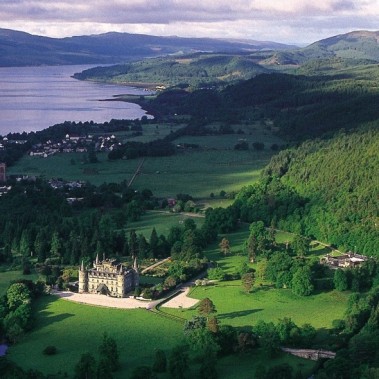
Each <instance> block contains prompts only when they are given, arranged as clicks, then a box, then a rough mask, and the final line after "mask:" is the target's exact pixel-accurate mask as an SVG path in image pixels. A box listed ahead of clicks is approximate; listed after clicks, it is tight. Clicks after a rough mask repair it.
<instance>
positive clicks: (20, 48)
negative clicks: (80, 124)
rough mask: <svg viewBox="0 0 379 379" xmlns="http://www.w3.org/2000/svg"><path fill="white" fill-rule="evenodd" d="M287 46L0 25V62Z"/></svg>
mask: <svg viewBox="0 0 379 379" xmlns="http://www.w3.org/2000/svg"><path fill="white" fill-rule="evenodd" d="M289 48H293V46H289V45H284V44H279V43H275V42H261V41H249V40H223V39H211V38H181V37H175V36H173V37H159V36H150V35H144V34H129V33H115V32H111V33H105V34H99V35H89V36H77V37H69V38H49V37H41V36H36V35H32V34H28V33H24V32H19V31H14V30H9V29H0V66H36V65H60V64H97V63H99V64H100V63H101V64H104V63H120V62H123V61H130V60H137V59H142V58H146V57H153V56H160V55H167V54H179V53H191V52H197V51H207V52H228V53H237V52H245V53H246V52H251V51H264V50H283V49H289Z"/></svg>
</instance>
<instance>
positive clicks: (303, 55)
mask: <svg viewBox="0 0 379 379" xmlns="http://www.w3.org/2000/svg"><path fill="white" fill-rule="evenodd" d="M336 60H337V61H338V62H344V65H345V66H356V65H357V64H362V63H363V64H367V63H375V62H378V61H379V32H369V31H364V30H362V31H353V32H350V33H346V34H340V35H337V36H333V37H329V38H326V39H322V40H320V41H317V42H314V43H312V44H311V45H309V46H306V47H304V48H300V49H296V50H292V51H277V52H275V53H274V54H273V55H272V56H270V57H269V58H267V59H265V60H263V61H262V62H261V63H262V64H263V65H267V66H297V67H299V66H300V67H301V66H304V65H308V64H309V63H310V62H318V65H317V64H316V65H314V66H313V72H315V71H330V69H331V67H330V65H328V66H327V67H323V65H322V64H321V65H320V61H321V62H325V61H326V62H329V61H331V62H333V61H336ZM316 68H317V69H318V70H316ZM321 68H323V69H321Z"/></svg>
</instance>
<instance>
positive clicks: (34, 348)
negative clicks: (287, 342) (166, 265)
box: [8, 296, 314, 379]
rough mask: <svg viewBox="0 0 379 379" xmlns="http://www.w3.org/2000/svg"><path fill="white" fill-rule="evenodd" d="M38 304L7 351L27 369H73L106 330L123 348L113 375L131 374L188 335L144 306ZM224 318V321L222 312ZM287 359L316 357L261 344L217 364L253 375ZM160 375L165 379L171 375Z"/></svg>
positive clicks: (227, 375) (223, 375)
mask: <svg viewBox="0 0 379 379" xmlns="http://www.w3.org/2000/svg"><path fill="white" fill-rule="evenodd" d="M36 310H37V317H36V325H35V327H34V329H33V331H32V332H30V333H28V334H27V335H26V336H25V337H24V338H23V340H22V341H21V342H19V343H18V344H16V345H14V346H12V347H11V348H10V349H9V351H8V352H9V354H8V357H9V359H11V360H13V361H15V362H17V363H18V364H20V365H21V366H22V367H23V368H25V369H29V368H31V369H38V370H41V371H42V372H44V373H54V372H58V371H61V372H67V373H68V374H69V375H71V374H72V372H73V369H74V366H75V363H76V362H77V361H78V359H79V357H80V355H81V354H82V353H84V352H91V353H92V354H93V355H94V356H95V357H97V354H98V352H97V348H98V345H99V344H100V342H101V339H102V335H103V333H104V332H107V333H108V335H109V336H111V337H113V338H114V339H115V340H116V341H117V345H118V349H119V353H120V362H121V369H120V371H119V372H117V373H116V374H115V375H114V377H115V378H116V379H117V378H120V379H121V378H128V377H129V376H130V374H131V371H132V370H133V368H135V367H136V366H140V365H151V364H152V360H153V357H154V351H155V349H157V348H160V349H163V350H164V351H166V354H169V351H170V349H171V348H172V347H173V346H174V345H176V344H177V343H179V342H180V340H181V339H182V335H183V334H182V329H183V326H182V324H181V323H178V322H176V321H172V320H169V319H166V318H163V317H159V316H157V315H156V314H153V313H151V312H148V311H146V310H145V309H136V310H117V309H107V308H101V307H92V306H87V305H81V304H77V303H73V302H69V301H65V300H62V299H58V298H56V297H54V296H46V297H43V298H41V299H39V300H38V301H37V303H36ZM221 321H222V322H224V320H223V319H222V317H221ZM225 323H226V322H225ZM228 323H229V322H228ZM47 345H54V346H56V347H57V349H58V353H57V355H54V356H46V355H44V354H42V350H43V349H44V348H45V347H46V346H47ZM237 362H238V365H237V366H238V367H237V366H236V363H237ZM284 362H287V363H289V364H291V365H292V366H293V367H294V369H295V370H297V369H301V370H302V371H303V372H307V373H309V371H310V369H311V368H312V367H313V365H314V363H313V362H311V361H306V360H303V359H300V358H296V357H292V356H289V355H286V354H280V355H279V357H278V358H276V359H273V360H271V359H270V360H268V359H267V357H266V356H264V355H263V354H262V351H261V350H259V349H258V350H254V351H252V352H249V353H243V354H239V355H237V356H236V355H234V356H230V357H225V358H222V359H220V360H219V362H218V365H217V369H218V372H219V378H220V379H234V378H251V377H252V374H253V373H254V371H255V367H256V365H257V364H258V363H263V364H265V365H266V367H269V366H272V365H276V364H280V363H284ZM193 373H194V374H195V370H194V369H193ZM194 377H196V376H194ZM159 378H161V379H166V378H168V375H160V376H159Z"/></svg>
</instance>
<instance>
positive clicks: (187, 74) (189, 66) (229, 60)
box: [74, 52, 269, 88]
mask: <svg viewBox="0 0 379 379" xmlns="http://www.w3.org/2000/svg"><path fill="white" fill-rule="evenodd" d="M264 54H267V53H264V52H258V53H253V54H234V53H230V54H227V53H195V54H189V55H181V56H166V57H159V58H155V59H151V58H150V59H145V60H142V61H138V62H130V63H126V64H123V65H116V66H111V67H95V68H92V69H88V70H85V71H83V72H81V73H78V74H75V75H74V77H75V78H76V79H80V80H94V81H105V82H107V83H117V84H122V83H143V85H145V86H148V85H151V84H153V85H161V86H164V87H175V86H179V87H180V88H189V87H190V88H199V87H200V88H204V87H207V88H209V87H219V86H223V85H226V84H230V83H233V82H236V81H240V80H246V79H250V78H252V77H254V76H255V75H258V74H261V73H265V72H269V70H268V69H266V68H264V67H262V66H260V65H259V64H257V63H256V62H257V60H259V58H260V57H261V56H262V55H264Z"/></svg>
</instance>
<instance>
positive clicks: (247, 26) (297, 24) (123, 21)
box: [0, 0, 379, 42]
mask: <svg viewBox="0 0 379 379" xmlns="http://www.w3.org/2000/svg"><path fill="white" fill-rule="evenodd" d="M0 21H1V25H2V26H3V27H9V28H13V29H19V30H25V31H29V32H33V33H35V32H36V31H38V30H39V31H40V34H44V35H52V36H63V35H72V34H88V33H99V32H104V31H110V30H115V31H129V32H133V33H136V32H137V31H139V32H141V33H148V34H161V35H166V34H177V35H181V36H186V35H188V36H209V37H217V36H218V37H223V36H225V35H227V36H230V37H235V38H253V39H259V38H260V36H262V37H263V38H264V39H268V37H270V39H272V38H273V39H274V40H279V41H280V40H283V39H284V38H293V39H292V42H294V41H296V40H301V41H300V42H302V41H305V39H308V41H312V40H309V38H314V37H312V36H313V35H315V36H316V34H317V30H318V31H319V33H320V34H322V35H324V34H325V33H326V34H327V35H329V36H330V35H332V33H334V32H336V31H337V34H338V31H340V32H341V33H342V32H346V31H349V30H353V29H355V28H360V29H362V28H363V29H365V28H367V29H371V30H372V29H373V28H376V25H379V23H378V21H379V2H378V1H376V0H354V1H352V0H319V1H313V2H311V1H309V0H289V1H279V0H233V1H230V0H217V1H215V0H191V1H188V0H148V1H147V0H127V1H125V0H92V1H88V0H56V1H51V0H2V4H1V8H0ZM20 26H21V29H20ZM273 31H274V32H275V33H276V34H275V33H273ZM42 32H43V33H42ZM207 33H208V34H207ZM304 33H305V34H304ZM328 33H329V34H328ZM37 34H38V33H37ZM274 34H275V35H274ZM265 36H267V38H266V37H265ZM271 36H272V37H271ZM315 39H319V38H318V37H315Z"/></svg>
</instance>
